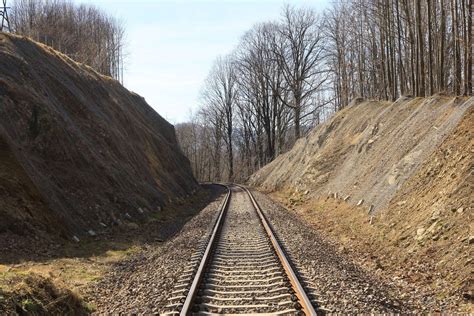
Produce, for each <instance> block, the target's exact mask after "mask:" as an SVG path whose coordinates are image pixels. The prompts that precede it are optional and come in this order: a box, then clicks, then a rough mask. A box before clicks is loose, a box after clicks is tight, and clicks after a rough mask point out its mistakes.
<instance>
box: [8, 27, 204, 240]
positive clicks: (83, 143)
mask: <svg viewBox="0 0 474 316" xmlns="http://www.w3.org/2000/svg"><path fill="white" fill-rule="evenodd" d="M196 188H197V183H196V181H195V180H194V178H193V176H192V172H191V168H190V165H189V161H188V160H187V159H186V158H185V157H184V156H183V154H182V153H181V151H180V149H179V148H178V144H177V141H176V137H175V132H174V127H173V126H172V125H171V124H169V123H168V122H167V121H166V120H164V119H163V118H162V117H161V116H160V115H158V114H157V113H156V112H155V111H154V110H153V109H152V108H151V107H150V106H149V105H148V104H147V103H146V102H145V100H144V99H143V98H142V97H140V96H139V95H136V94H134V93H132V92H130V91H128V90H127V89H125V88H124V87H123V86H122V85H120V84H119V83H118V82H117V81H115V80H112V79H111V78H109V77H105V76H102V75H100V74H98V73H97V72H95V71H94V70H92V69H91V68H89V67H87V66H85V65H82V64H78V63H76V62H74V61H73V60H71V59H69V58H68V57H66V56H65V55H62V54H60V53H58V52H56V51H54V50H52V49H51V48H48V47H46V46H43V45H41V44H38V43H36V42H33V41H31V40H29V39H26V38H21V37H17V36H13V35H7V34H3V33H0V217H1V218H2V221H0V234H4V235H3V236H8V235H9V234H12V233H13V234H26V235H30V232H33V231H34V232H38V233H39V232H41V231H49V232H60V233H61V234H62V235H63V236H65V237H67V238H72V237H73V236H79V237H80V236H81V235H87V234H88V235H93V234H95V233H97V232H98V231H100V230H101V229H102V228H104V227H106V226H107V227H110V226H114V225H118V224H121V223H123V222H126V221H130V222H133V221H136V220H139V219H142V218H144V217H146V216H147V214H149V213H150V212H157V211H159V210H160V209H161V207H162V206H163V205H165V204H167V203H169V202H171V201H173V200H177V199H181V198H184V197H185V196H187V195H189V194H191V193H192V192H193V191H194V190H196ZM5 219H6V220H5ZM2 240H6V238H2Z"/></svg>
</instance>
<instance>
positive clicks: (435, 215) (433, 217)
mask: <svg viewBox="0 0 474 316" xmlns="http://www.w3.org/2000/svg"><path fill="white" fill-rule="evenodd" d="M439 217H440V211H439V210H436V211H434V212H433V214H431V221H432V222H436V221H437V220H438V219H439Z"/></svg>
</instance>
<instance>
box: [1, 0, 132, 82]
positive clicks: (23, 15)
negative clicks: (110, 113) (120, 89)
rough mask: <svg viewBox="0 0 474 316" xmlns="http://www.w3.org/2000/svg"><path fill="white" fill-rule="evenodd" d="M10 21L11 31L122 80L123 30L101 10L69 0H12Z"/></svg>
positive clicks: (120, 25) (117, 22)
mask: <svg viewBox="0 0 474 316" xmlns="http://www.w3.org/2000/svg"><path fill="white" fill-rule="evenodd" d="M10 22H11V27H12V31H13V32H14V33H16V34H20V35H25V36H28V37H31V38H33V39H34V40H36V41H39V42H42V43H44V44H46V45H48V46H51V47H53V48H54V49H56V50H58V51H60V52H62V53H64V54H66V55H68V56H69V57H71V58H72V59H74V60H76V61H78V62H81V63H84V64H87V65H89V66H91V67H92V68H94V69H96V70H97V71H98V72H100V73H102V74H104V75H107V76H111V77H113V78H115V79H117V80H119V81H121V82H122V81H123V63H124V53H123V50H124V40H125V38H124V35H125V30H124V27H123V25H122V24H121V23H120V22H119V21H118V20H117V19H115V18H113V17H110V16H108V15H106V14H105V13H104V12H102V11H101V10H99V9H97V8H95V7H93V6H90V5H84V4H81V5H76V4H74V3H73V2H72V1H69V0H16V1H15V2H14V3H13V6H12V9H11V12H10Z"/></svg>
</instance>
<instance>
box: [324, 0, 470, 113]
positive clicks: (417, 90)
mask: <svg viewBox="0 0 474 316" xmlns="http://www.w3.org/2000/svg"><path fill="white" fill-rule="evenodd" d="M472 10H473V0H416V1H410V0H400V1H397V0H383V1H381V0H377V1H370V0H353V1H340V2H338V3H337V4H336V5H334V6H333V7H332V8H331V9H329V10H328V11H327V12H325V14H324V24H325V29H326V36H327V37H328V44H329V46H328V47H329V49H328V58H329V60H330V70H331V77H332V78H331V81H332V82H333V89H334V92H335V93H334V95H335V97H336V103H337V105H338V107H344V106H345V105H347V104H348V102H349V101H350V100H351V99H352V98H354V97H357V96H360V97H364V98H378V99H384V100H395V99H397V98H398V97H399V96H400V95H413V96H427V95H433V94H435V93H438V92H441V93H446V94H455V95H461V94H463V95H472V57H473V56H472V37H473V34H472Z"/></svg>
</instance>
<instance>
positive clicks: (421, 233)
mask: <svg viewBox="0 0 474 316" xmlns="http://www.w3.org/2000/svg"><path fill="white" fill-rule="evenodd" d="M424 233H425V229H424V228H418V229H417V230H416V235H417V236H421V235H423V234H424Z"/></svg>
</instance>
